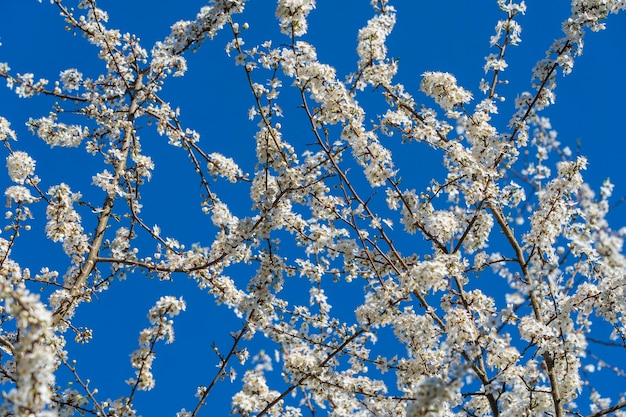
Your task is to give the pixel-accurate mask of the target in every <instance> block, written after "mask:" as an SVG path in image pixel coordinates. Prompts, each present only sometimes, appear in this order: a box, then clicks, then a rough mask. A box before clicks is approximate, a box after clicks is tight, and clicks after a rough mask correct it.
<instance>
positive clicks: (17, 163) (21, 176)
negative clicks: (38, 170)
mask: <svg viewBox="0 0 626 417" xmlns="http://www.w3.org/2000/svg"><path fill="white" fill-rule="evenodd" d="M7 168H8V170H9V177H11V180H12V181H13V182H16V183H18V184H24V181H25V180H26V178H28V176H29V175H32V174H33V173H34V172H35V160H34V159H33V158H31V157H30V156H29V155H28V154H27V153H26V152H22V151H16V152H13V153H12V154H11V155H9V156H8V157H7Z"/></svg>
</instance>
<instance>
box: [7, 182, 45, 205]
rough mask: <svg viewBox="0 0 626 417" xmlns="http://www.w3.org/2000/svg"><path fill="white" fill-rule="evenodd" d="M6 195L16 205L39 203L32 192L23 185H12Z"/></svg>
mask: <svg viewBox="0 0 626 417" xmlns="http://www.w3.org/2000/svg"><path fill="white" fill-rule="evenodd" d="M4 195H5V196H7V198H9V199H10V200H13V201H14V202H16V203H32V202H34V201H37V199H36V198H35V197H33V196H32V195H31V193H30V190H29V189H28V188H26V187H24V186H23V185H12V186H10V187H8V188H7V189H6V191H5V192H4Z"/></svg>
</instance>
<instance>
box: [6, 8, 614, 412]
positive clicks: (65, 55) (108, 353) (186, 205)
mask: <svg viewBox="0 0 626 417" xmlns="http://www.w3.org/2000/svg"><path fill="white" fill-rule="evenodd" d="M68 3H73V2H68ZM205 3H206V2H204V1H199V0H180V1H177V2H158V1H156V2H155V1H150V0H127V1H120V0H109V1H101V2H99V5H100V7H102V8H104V9H105V10H107V11H108V12H109V15H110V24H109V26H110V27H117V28H119V29H120V30H121V31H122V32H126V31H128V32H131V33H134V34H137V35H138V36H139V37H140V39H141V41H142V43H143V46H144V47H145V48H146V49H148V50H150V48H151V46H152V45H153V44H154V42H155V41H157V40H159V39H162V38H164V37H165V36H166V35H167V34H168V32H169V26H170V25H171V24H172V23H174V22H175V21H177V20H180V19H192V18H193V17H194V16H195V14H196V13H197V10H198V9H199V8H200V7H201V6H202V5H204V4H205ZM318 3H319V4H318V7H317V9H316V10H315V11H313V13H312V14H311V20H310V30H309V34H308V35H306V36H305V39H306V40H308V41H310V42H312V43H313V44H314V45H316V48H317V52H318V55H319V57H320V60H321V61H323V62H326V63H328V64H330V65H333V66H334V67H336V68H337V70H338V72H339V74H340V78H342V77H343V75H346V74H348V73H349V72H351V71H353V70H354V69H355V64H356V59H357V56H356V52H355V47H356V34H357V31H358V29H359V28H360V27H362V26H364V25H365V23H366V21H367V20H368V19H369V18H370V17H371V16H372V12H371V8H370V7H369V1H366V0H343V1H332V0H321V1H319V2H318ZM526 3H527V5H528V11H527V14H526V16H523V17H521V18H520V19H519V22H520V24H521V25H522V27H523V32H522V43H521V44H520V46H519V47H517V48H512V49H510V50H509V54H508V56H507V61H508V63H509V68H508V69H507V70H506V71H505V73H504V77H505V78H507V79H509V80H510V84H509V85H508V86H506V87H503V88H502V90H501V94H502V95H504V96H506V97H507V98H508V99H509V103H510V102H511V101H512V100H511V99H512V98H513V97H515V95H516V93H517V92H522V91H525V90H530V84H529V80H530V76H531V69H532V67H533V66H534V64H535V63H536V62H537V61H538V60H539V59H540V58H542V57H543V55H544V52H545V50H546V49H547V48H548V47H549V46H550V44H551V42H552V40H553V39H555V38H557V37H560V36H561V31H560V24H561V21H562V20H563V19H564V18H565V17H566V16H567V15H568V9H569V5H568V2H566V1H543V0H529V1H527V2H526ZM392 4H394V5H395V6H396V8H397V9H398V23H397V26H396V29H395V30H394V32H393V34H392V36H391V38H390V40H389V48H390V52H389V56H391V57H398V58H400V72H399V74H398V80H399V81H400V82H402V83H404V84H405V86H406V87H407V89H409V90H410V91H412V92H413V93H414V94H415V95H416V96H417V97H422V96H421V95H420V94H419V93H418V87H419V82H420V74H422V73H423V72H425V71H447V72H451V73H453V74H454V75H455V76H456V77H457V79H458V81H459V84H460V85H462V86H464V87H465V88H467V89H470V90H472V91H473V92H474V95H475V96H477V97H479V96H480V92H479V91H478V84H479V82H480V79H481V77H483V76H484V72H483V65H484V57H485V56H486V55H488V54H489V53H491V52H493V51H492V50H490V49H489V37H490V36H491V35H492V34H493V28H494V26H495V24H496V22H497V20H498V19H500V18H502V15H501V14H500V13H499V12H498V10H497V4H496V2H495V1H487V0H482V1H459V0H449V1H444V0H422V1H415V0H396V1H393V2H392ZM248 7H249V10H247V11H246V12H244V15H243V16H238V17H237V18H236V19H238V21H239V22H240V23H243V22H249V23H250V29H249V30H248V31H246V32H244V33H243V37H244V39H245V40H246V41H247V46H251V45H252V44H253V43H255V42H257V41H262V40H264V39H265V38H269V37H272V38H274V39H281V38H279V36H280V35H278V33H279V32H278V25H277V23H276V20H275V19H274V18H273V15H274V8H273V7H274V6H273V2H271V1H268V0H250V1H249V6H248ZM64 26H65V24H64V22H63V20H62V19H61V18H59V16H58V11H57V10H56V8H55V6H53V5H50V4H48V2H47V1H46V0H44V1H43V3H42V4H39V3H38V2H37V1H35V0H22V1H8V0H5V1H2V2H1V3H0V42H2V46H1V47H0V62H8V63H9V66H10V67H11V68H12V70H13V71H15V72H19V73H25V72H34V73H35V75H36V77H43V78H48V79H51V80H54V79H55V78H56V76H57V74H58V73H59V71H61V70H63V69H67V68H71V67H76V68H78V69H79V70H81V71H83V72H84V73H85V74H86V75H89V76H94V75H96V74H98V73H99V72H100V71H102V67H103V66H102V64H101V62H100V61H98V60H97V57H96V56H95V49H94V48H93V47H92V46H91V45H89V44H88V43H87V41H86V40H85V39H83V38H82V37H81V36H80V35H78V36H73V35H72V33H71V32H68V31H66V30H65V29H64ZM607 26H608V29H607V30H606V31H603V32H600V33H590V34H588V36H587V37H586V43H585V53H584V55H583V56H582V57H580V58H579V59H577V61H576V63H575V66H574V70H573V73H572V74H571V75H569V76H568V77H566V78H563V77H561V76H559V77H558V83H559V88H558V89H557V103H556V105H555V106H552V107H551V108H549V109H548V111H546V113H545V114H546V115H547V116H549V117H550V118H551V120H552V125H553V126H554V127H555V129H556V130H557V131H558V132H559V138H560V140H561V141H562V142H563V143H567V144H568V145H569V146H570V147H571V148H576V146H577V145H576V143H577V141H578V140H579V141H580V144H581V153H582V154H584V155H587V156H588V158H589V167H588V170H587V171H586V173H585V175H586V179H587V180H588V182H590V183H591V184H592V185H594V186H595V187H597V186H598V185H599V184H601V182H602V181H603V180H604V179H605V178H607V177H610V178H611V179H612V180H613V182H615V183H616V189H615V195H616V197H617V198H619V197H621V196H626V181H624V175H623V167H624V153H625V151H626V145H624V143H625V140H626V137H625V136H626V135H625V134H624V127H623V126H622V124H623V123H624V97H626V82H625V81H624V68H626V47H625V43H624V41H625V40H626V15H620V16H611V17H609V19H608V20H607ZM268 34H269V35H268ZM282 39H283V41H284V42H288V39H287V38H285V37H283V38H282ZM228 40H230V38H229V37H228V34H227V33H224V34H222V35H219V36H217V37H216V38H215V39H214V40H213V41H212V42H207V43H205V44H204V45H203V46H202V47H201V48H200V49H199V50H198V51H197V52H196V53H195V54H189V55H188V56H187V57H188V63H189V71H188V74H187V75H186V76H185V77H184V78H182V79H170V80H169V81H168V84H167V85H166V87H165V90H164V92H163V96H164V97H165V98H166V100H168V101H170V102H171V103H172V105H173V107H177V106H178V107H180V108H181V112H182V113H181V120H182V121H183V123H185V124H186V125H187V126H189V127H190V128H193V129H195V130H197V131H198V132H199V133H200V134H201V135H202V143H203V144H204V145H205V149H207V150H209V151H220V152H224V153H225V154H226V155H227V156H230V157H233V158H234V159H235V160H237V161H238V162H239V163H240V164H241V166H242V168H243V169H244V170H246V171H247V172H252V170H253V164H254V160H253V158H254V147H253V146H254V145H253V138H252V136H253V134H254V132H255V127H256V126H255V122H248V120H247V109H248V108H249V107H250V106H251V105H252V101H251V97H250V94H249V92H248V89H247V86H246V81H245V74H244V72H243V70H242V68H241V67H236V66H235V65H234V60H233V59H232V58H228V57H227V56H226V54H225V53H224V45H225V44H226V42H227V41H228ZM275 42H279V41H275ZM261 81H264V80H261ZM51 104H52V102H51V101H50V100H48V99H45V98H44V99H42V98H35V99H30V100H24V99H18V98H17V97H16V96H15V95H14V94H12V93H11V92H9V91H8V90H6V89H0V115H2V116H4V117H6V118H7V119H8V120H9V121H11V122H12V128H13V129H15V130H16V132H17V133H18V135H19V141H18V142H17V143H15V144H13V147H14V149H16V150H18V149H23V150H26V151H28V152H29V153H31V154H32V156H33V157H34V158H35V159H36V160H37V171H36V172H37V174H38V175H39V176H40V177H41V178H42V179H43V180H44V184H46V186H45V187H44V188H47V186H49V185H51V184H54V183H58V182H61V181H64V182H67V183H69V184H70V185H71V186H72V189H73V190H80V191H82V192H83V193H84V194H87V193H89V192H90V190H89V184H90V183H91V176H92V175H94V174H95V173H96V172H97V171H96V170H97V169H98V167H100V165H99V164H100V162H98V161H96V160H95V159H90V157H89V156H88V155H87V154H86V153H85V152H84V151H83V150H82V149H72V150H67V149H54V150H50V149H49V148H48V147H47V145H45V144H43V143H42V142H41V141H39V140H38V139H36V138H34V137H33V136H32V135H31V134H30V133H29V132H28V130H27V129H26V127H25V126H24V123H25V122H26V120H28V118H29V117H37V116H43V115H45V114H47V113H48V111H49V110H50V106H51ZM507 108H508V107H507V106H506V105H504V106H503V107H502V110H503V114H502V116H503V120H507V119H508V118H509V115H510V113H507V112H506V110H507ZM508 109H509V110H510V108H508ZM285 111H286V114H291V113H294V112H297V111H298V109H295V108H293V109H292V108H287V109H285ZM370 117H372V118H374V117H375V114H371V115H370ZM284 124H285V125H289V121H288V120H286V123H284ZM287 129H292V130H288V131H287V132H291V133H292V134H294V135H295V134H296V133H297V131H298V126H290V127H288V128H287ZM303 129H306V127H303ZM140 134H141V136H142V138H143V140H144V141H143V143H144V147H145V148H146V149H151V151H153V152H154V154H153V157H154V159H155V162H156V170H155V173H154V178H153V180H152V181H151V183H150V184H149V186H148V187H146V191H145V197H146V198H147V199H149V200H148V201H151V202H152V203H150V204H148V203H145V208H144V215H145V217H146V218H147V219H148V221H149V222H152V223H158V224H160V225H161V226H162V228H163V230H164V232H165V233H164V234H167V233H169V234H172V235H176V236H178V237H180V239H181V240H183V241H184V243H186V244H187V245H189V244H191V243H193V242H205V243H206V242H208V238H207V236H210V234H211V233H212V229H211V227H210V226H209V222H208V219H207V218H206V217H202V216H201V215H200V213H199V205H198V202H199V198H198V187H197V185H198V183H197V179H196V177H195V176H194V174H193V172H192V170H191V169H190V166H189V165H188V164H187V163H186V156H185V155H184V154H182V153H177V152H176V151H175V150H172V148H170V147H167V146H165V145H164V143H165V140H164V139H163V138H160V137H158V136H157V135H156V133H155V132H154V131H152V130H149V129H146V131H145V133H143V132H140ZM305 142H306V141H305ZM207 144H210V145H207ZM299 145H300V146H301V147H300V149H299V150H298V152H302V151H303V150H304V149H306V148H305V147H304V143H300V144H299ZM393 149H394V148H393V147H392V150H393ZM396 156H397V162H398V165H399V166H400V169H404V171H402V172H403V176H409V177H410V176H415V177H416V178H415V181H418V182H419V181H421V180H424V181H426V180H428V179H430V175H431V174H430V173H431V172H437V170H438V169H439V165H437V164H439V163H438V162H437V164H435V165H433V164H432V162H428V161H427V160H425V159H424V158H421V159H420V157H419V155H413V154H411V153H410V152H406V151H403V152H398V153H397V155H396ZM5 184H8V177H7V175H6V172H5V170H4V169H2V170H0V186H2V187H0V188H3V187H4V185H5ZM222 189H226V188H222ZM91 192H93V188H92V189H91ZM96 192H97V191H96ZM233 198H236V196H233ZM93 201H99V198H94V199H93ZM245 204H246V206H245V207H243V208H242V214H246V213H247V212H248V210H249V208H248V206H247V205H248V203H247V202H246V203H245ZM624 214H626V211H625V209H624V207H618V209H616V211H615V213H614V214H613V215H612V216H611V217H612V218H613V220H615V221H616V222H618V224H619V226H621V225H622V224H623V223H624V222H623V220H622V219H623V218H624ZM43 218H44V215H43V213H39V218H38V220H35V222H34V223H33V224H41V223H37V222H38V221H39V222H40V221H42V219H43ZM91 221H92V222H93V219H91ZM620 222H621V223H620ZM619 226H618V225H616V228H618V227H619ZM85 227H86V228H89V227H91V224H90V223H88V224H86V225H85ZM41 236H42V232H41V231H35V230H34V231H33V232H31V234H30V235H25V236H23V239H22V240H21V241H20V245H18V246H17V247H16V248H15V251H14V257H15V258H16V259H17V260H18V261H20V262H22V265H23V266H29V267H30V268H31V269H33V270H38V269H39V268H40V267H41V266H44V265H51V266H54V265H57V267H58V268H60V269H61V271H63V268H64V265H65V264H64V262H65V260H64V259H63V260H62V261H61V263H59V261H58V259H59V255H60V254H61V250H60V248H59V247H58V245H54V244H52V243H50V242H45V241H43V240H42V238H41ZM61 259H62V258H61ZM241 273H245V271H241ZM248 273H250V272H248ZM165 294H171V295H175V296H179V295H183V297H184V298H185V299H186V300H187V303H188V311H187V312H185V313H183V314H182V315H181V316H179V317H177V318H176V319H175V330H176V335H177V341H176V343H175V344H174V345H162V346H160V347H159V348H158V356H157V359H156V363H155V375H156V379H157V388H156V389H155V391H153V392H151V393H147V394H146V393H139V395H138V396H137V403H136V404H137V407H138V411H139V414H141V415H144V416H157V415H170V416H173V415H174V413H175V412H176V411H178V410H179V409H180V408H181V407H186V408H187V409H189V408H191V407H192V406H193V405H194V404H195V401H194V398H193V395H194V393H195V387H196V386H198V385H206V384H207V383H208V382H209V379H208V378H209V376H210V377H211V378H212V375H213V372H214V370H215V368H214V364H215V356H214V354H213V352H212V349H211V347H210V346H211V343H213V342H215V343H216V344H217V345H218V346H221V347H222V348H223V349H226V348H227V347H228V346H229V345H228V342H229V341H230V336H228V330H235V329H236V328H237V327H236V326H237V323H238V320H237V319H236V318H234V317H233V315H232V314H231V313H230V312H229V311H228V310H227V309H226V308H223V307H222V308H216V307H215V306H213V305H212V299H211V298H210V296H208V295H206V294H202V293H200V292H199V291H197V289H196V286H195V284H194V283H193V282H190V281H188V280H186V279H185V278H183V277H177V279H176V282H175V283H156V282H152V281H147V280H146V279H144V278H141V277H140V276H137V277H131V278H129V279H128V280H127V281H125V282H122V283H115V284H114V285H113V286H112V289H111V290H110V291H108V292H106V293H104V294H102V295H100V296H99V297H98V298H97V299H96V300H94V302H93V303H91V304H87V305H83V306H81V307H80V308H79V310H78V313H77V319H76V321H75V324H76V325H86V326H92V327H93V328H94V340H93V342H92V343H91V344H89V345H87V346H74V345H72V344H70V345H69V346H68V351H69V352H70V355H71V356H74V355H75V356H76V357H77V358H78V360H79V362H78V367H79V370H80V371H81V372H82V374H83V375H84V376H85V377H90V378H91V379H92V384H93V385H94V386H97V387H98V388H99V389H100V392H101V393H102V394H101V396H100V398H104V397H107V396H109V397H111V398H116V397H118V396H120V395H124V394H125V393H127V389H126V386H125V385H124V384H123V381H124V380H125V379H127V378H129V377H131V376H133V375H134V372H133V370H132V369H131V367H130V363H129V360H128V355H129V354H130V352H131V351H132V350H134V349H136V347H137V342H136V340H137V336H138V333H139V331H140V330H141V329H142V328H143V327H145V326H147V324H148V323H147V319H146V318H145V314H146V312H147V311H148V309H149V308H150V307H151V306H152V305H153V303H154V301H155V300H156V299H157V298H158V297H159V296H160V295H165ZM359 297H360V295H359ZM356 301H359V300H356ZM347 310H349V308H348V309H347ZM94 317H95V324H94V322H93V320H94ZM137 317H138V318H139V319H137ZM234 326H235V327H234ZM622 363H623V360H622ZM231 394H232V392H231V391H230V387H229V384H228V382H223V383H221V384H220V385H219V387H218V389H217V390H216V391H215V392H214V393H213V394H212V395H211V397H209V401H210V405H209V406H208V407H206V408H205V410H204V412H203V413H201V414H200V415H205V416H209V415H227V414H228V410H229V406H230V395H231Z"/></svg>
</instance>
